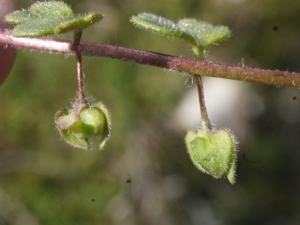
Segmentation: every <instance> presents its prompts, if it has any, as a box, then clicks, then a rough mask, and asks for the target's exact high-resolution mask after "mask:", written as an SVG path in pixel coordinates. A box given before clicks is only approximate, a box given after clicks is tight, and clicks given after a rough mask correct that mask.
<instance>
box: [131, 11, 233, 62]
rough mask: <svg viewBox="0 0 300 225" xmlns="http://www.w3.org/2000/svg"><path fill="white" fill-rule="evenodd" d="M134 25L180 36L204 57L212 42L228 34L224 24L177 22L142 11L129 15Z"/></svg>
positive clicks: (193, 21)
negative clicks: (135, 14)
mask: <svg viewBox="0 0 300 225" xmlns="http://www.w3.org/2000/svg"><path fill="white" fill-rule="evenodd" d="M130 21H131V22H132V23H134V24H135V25H136V26H138V27H140V28H144V29H146V30H150V31H152V32H154V33H158V34H162V35H168V36H172V37H178V38H182V39H184V40H186V41H188V42H189V43H190V44H192V46H193V50H194V53H195V54H196V55H198V56H200V57H201V58H204V56H205V54H206V51H207V49H208V48H209V47H210V46H211V45H212V44H214V43H217V42H219V41H222V40H225V39H226V38H228V37H229V36H230V30H229V29H228V27H226V26H213V25H211V24H209V23H207V22H204V21H197V20H195V19H183V20H180V21H179V22H178V23H177V24H175V23H174V22H173V21H171V20H168V19H165V18H163V17H159V16H157V15H154V14H150V13H142V14H138V15H137V16H133V17H131V20H130Z"/></svg>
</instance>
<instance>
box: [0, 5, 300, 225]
mask: <svg viewBox="0 0 300 225" xmlns="http://www.w3.org/2000/svg"><path fill="white" fill-rule="evenodd" d="M33 2H34V1H29V0H26V1H25V0H23V1H21V0H20V1H19V8H28V6H29V5H30V4H32V3H33ZM66 3H68V4H69V5H72V9H73V10H74V12H76V13H87V12H88V11H99V12H101V13H103V15H104V19H103V21H102V23H100V24H97V25H95V26H93V27H90V28H88V29H87V30H86V31H85V32H84V33H83V37H82V40H83V41H94V42H100V43H109V44H114V45H120V46H126V47H131V48H137V49H145V50H150V51H157V52H162V53H166V54H173V55H182V56H185V57H193V55H192V52H191V51H190V46H188V45H186V44H185V43H184V42H182V41H180V40H176V39H168V38H166V37H158V36H156V35H152V34H149V33H148V32H145V31H143V30H140V29H136V28H135V27H134V26H132V24H130V22H129V18H130V17H131V16H132V15H136V14H138V13H141V12H151V13H154V14H157V15H161V16H163V17H165V18H169V19H171V20H174V21H178V20H179V19H181V18H195V19H197V20H204V21H207V22H209V23H212V24H215V25H218V24H223V25H226V26H228V27H229V28H230V29H231V30H232V37H231V38H230V39H229V40H228V41H227V42H224V43H222V44H221V45H220V46H217V47H214V48H212V49H211V51H210V52H209V55H208V58H207V60H211V61H216V62H220V63H228V64H233V65H238V64H240V65H241V62H242V61H243V63H244V64H245V65H246V66H251V67H261V68H269V69H281V70H289V71H299V70H300V68H299V63H298V61H299V58H300V57H299V55H300V53H299V49H300V42H299V40H300V29H299V22H298V21H299V20H300V18H299V17H300V16H299V10H300V2H299V1H292V0H289V1H281V0H265V1H259V0H253V1H250V0H223V1H221V0H213V1H211V0H202V1H199V0H188V1H187V0H175V1H174V0H173V1H171V0H165V1H157V0H153V1H140V0H133V1H128V0H125V1H107V0H103V1H96V0H85V1H83V0H82V1H79V0H78V1H71V0H68V1H66ZM64 38H67V39H71V38H72V36H71V35H70V36H68V35H66V36H64ZM242 59H243V60H242ZM83 61H84V73H85V76H86V78H85V81H86V91H87V92H88V93H89V94H90V96H93V98H94V99H96V100H101V101H103V102H104V104H105V105H107V107H108V108H109V109H110V111H111V114H112V136H111V139H110V140H109V142H108V144H107V146H106V147H105V148H104V149H103V150H102V151H98V150H93V151H82V150H78V149H73V148H71V147H69V146H67V145H66V144H64V143H63V141H61V140H60V138H59V135H58V133H57V131H56V130H55V125H54V122H53V117H54V114H55V112H56V111H57V110H58V109H59V108H60V107H65V106H68V105H69V103H70V102H72V101H73V99H74V97H75V90H76V71H75V70H76V67H75V59H74V57H72V56H63V55H57V54H46V53H41V52H32V51H29V50H21V49H20V50H18V55H17V59H16V62H15V65H14V68H13V70H12V73H11V74H10V76H9V77H8V78H7V80H6V81H5V83H4V84H3V85H2V86H1V88H0V109H1V110H0V121H1V126H0V156H1V157H0V168H1V169H0V171H1V172H0V180H1V182H0V190H1V192H0V202H1V209H0V210H1V214H0V215H1V218H0V223H1V224H17V222H16V221H17V219H21V220H20V221H22V224H24V225H26V224H34V223H35V224H43V225H44V224H45V225H47V224H49V225H50V224H51V225H52V224H57V225H59V224H64V225H71V224H72V225H73V224H78V225H79V224H80V225H84V224H89V225H90V224H101V225H106V224H107V225H119V224H122V225H124V224H133V225H134V224H149V225H154V224H165V225H169V224H172V225H173V224H175V225H176V224H178V225H179V224H230V225H232V224H245V225H247V224H274V223H275V222H276V223H277V224H299V221H300V213H299V212H300V191H299V190H300V188H299V187H300V179H299V176H298V174H299V172H300V166H299V165H300V163H299V162H300V153H299V149H300V144H299V135H300V128H299V127H300V126H299V123H300V119H299V115H300V94H299V90H298V89H293V88H276V87H268V86H264V85H258V84H251V85H250V84H248V85H245V84H244V83H243V82H240V85H244V86H243V87H244V88H243V92H242V93H241V96H246V97H245V98H244V99H241V100H240V101H239V103H238V104H236V105H235V106H234V107H233V110H232V112H233V113H232V115H233V116H232V117H231V119H228V120H226V121H224V122H223V123H222V124H215V125H216V126H218V127H220V126H226V127H231V128H232V129H233V131H234V132H235V126H232V124H234V123H235V121H237V120H238V121H243V123H240V127H242V129H243V130H244V136H242V132H241V133H237V132H235V133H236V134H237V137H238V139H240V140H241V143H240V151H239V152H238V157H239V160H238V167H237V168H238V169H237V184H235V185H234V186H231V185H230V184H228V183H227V182H226V181H225V180H223V181H222V180H215V179H213V178H211V177H209V176H207V175H205V174H202V173H200V172H199V171H198V170H197V169H196V168H194V165H193V164H192V162H191V161H190V159H189V156H188V154H187V150H186V148H185V145H184V140H183V139H184V135H185V133H186V129H188V128H189V127H188V126H187V127H185V128H183V127H180V126H179V125H178V124H179V123H178V121H175V120H173V119H172V118H174V117H173V115H174V112H175V111H176V110H177V107H178V105H179V103H180V101H181V99H182V98H183V97H184V95H185V92H187V91H190V90H191V88H189V87H188V84H185V80H186V77H184V76H182V75H176V74H173V73H172V72H169V71H163V70H160V69H157V68H151V67H148V66H140V65H133V64H130V63H126V62H120V61H116V60H112V59H102V58H88V57H84V59H83ZM211 80H212V79H208V81H211ZM214 80H216V82H223V80H222V79H214ZM204 87H205V82H204ZM214 91H215V92H216V93H218V94H220V95H226V94H227V93H226V92H225V93H219V90H218V89H214ZM229 91H230V90H228V92H229ZM248 92H249V93H250V92H251V93H255V94H252V95H250V94H247V93H248ZM242 94H244V95H242ZM255 96H258V97H255ZM91 98H92V97H91ZM192 104H195V107H198V102H193V103H192ZM261 105H263V107H262V108H263V109H262V110H261V111H259V113H257V114H255V112H258V110H256V109H258V107H260V106H261ZM226 106H227V105H226V104H224V103H223V102H219V103H218V107H219V109H220V110H221V109H222V108H225V107H226ZM208 112H209V116H210V117H212V119H213V118H214V115H215V114H214V113H210V109H208ZM199 117H200V116H199ZM199 124H200V123H199ZM195 125H197V124H195ZM94 142H95V143H99V142H98V141H97V140H95V141H94ZM95 149H97V145H95Z"/></svg>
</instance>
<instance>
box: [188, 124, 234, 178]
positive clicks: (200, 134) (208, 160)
mask: <svg viewBox="0 0 300 225" xmlns="http://www.w3.org/2000/svg"><path fill="white" fill-rule="evenodd" d="M185 141H186V145H187V149H188V152H189V155H190V157H191V159H192V161H193V163H194V165H195V166H196V167H197V168H198V169H199V170H201V171H202V172H204V173H207V174H210V175H211V176H213V177H214V178H221V177H223V176H227V179H228V180H229V182H230V183H231V184H234V182H235V166H236V159H237V156H236V152H237V151H236V141H235V137H234V136H233V134H232V133H231V132H229V131H228V130H220V131H217V132H214V133H213V132H210V131H208V130H207V129H201V130H199V131H197V132H195V131H189V132H188V133H187V135H186V138H185Z"/></svg>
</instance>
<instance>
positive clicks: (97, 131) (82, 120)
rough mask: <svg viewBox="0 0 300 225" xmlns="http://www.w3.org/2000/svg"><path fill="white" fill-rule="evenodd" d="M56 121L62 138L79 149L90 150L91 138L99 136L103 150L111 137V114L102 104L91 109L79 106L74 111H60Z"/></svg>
mask: <svg viewBox="0 0 300 225" xmlns="http://www.w3.org/2000/svg"><path fill="white" fill-rule="evenodd" d="M54 120H55V124H56V127H57V129H58V131H59V133H60V135H61V136H62V138H63V139H64V140H65V141H66V142H67V143H68V144H70V145H72V146H74V147H77V148H82V149H89V148H90V142H89V138H90V137H92V136H99V137H101V140H100V144H99V149H100V150H101V149H102V148H103V147H104V145H105V144H106V142H107V140H108V139H109V136H110V127H111V120H110V114H109V111H108V110H107V108H106V107H105V106H104V105H103V104H102V103H100V102H98V103H96V104H94V105H92V106H90V107H88V106H79V108H78V107H75V108H73V109H72V110H67V109H62V110H59V111H58V112H57V113H56V114H55V117H54Z"/></svg>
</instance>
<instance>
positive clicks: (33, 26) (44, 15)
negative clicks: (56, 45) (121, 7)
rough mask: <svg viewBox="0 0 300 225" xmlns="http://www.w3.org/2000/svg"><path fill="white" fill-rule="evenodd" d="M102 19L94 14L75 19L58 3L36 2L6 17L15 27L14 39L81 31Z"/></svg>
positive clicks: (99, 15)
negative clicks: (26, 8)
mask: <svg viewBox="0 0 300 225" xmlns="http://www.w3.org/2000/svg"><path fill="white" fill-rule="evenodd" d="M102 18H103V16H102V15H101V14H100V13H96V12H95V13H89V14H87V15H82V16H76V17H75V16H74V13H73V11H72V9H71V8H70V7H69V6H68V5H67V4H65V3H63V2H59V1H49V2H38V3H35V4H33V5H32V6H31V7H30V8H29V9H28V10H20V11H15V12H13V13H11V14H8V15H7V16H6V20H7V21H8V22H9V23H12V24H16V25H17V26H15V28H14V29H13V31H12V33H13V35H14V36H16V37H38V36H46V35H53V34H61V33H66V32H69V31H76V30H83V29H84V28H86V27H88V26H91V25H92V24H94V23H96V22H98V21H100V20H101V19H102Z"/></svg>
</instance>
